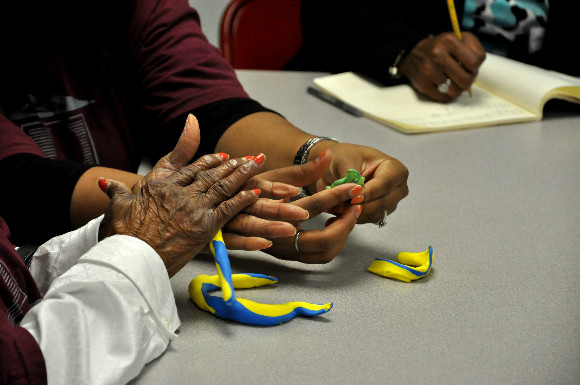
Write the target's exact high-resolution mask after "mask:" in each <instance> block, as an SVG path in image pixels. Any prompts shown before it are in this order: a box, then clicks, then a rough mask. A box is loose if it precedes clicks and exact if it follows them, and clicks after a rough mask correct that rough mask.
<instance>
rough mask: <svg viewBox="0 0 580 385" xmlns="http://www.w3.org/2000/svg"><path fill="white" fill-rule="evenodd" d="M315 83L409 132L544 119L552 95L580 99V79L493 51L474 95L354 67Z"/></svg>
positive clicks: (578, 100) (379, 118) (476, 84)
mask: <svg viewBox="0 0 580 385" xmlns="http://www.w3.org/2000/svg"><path fill="white" fill-rule="evenodd" d="M314 85H315V87H316V88H318V89H320V90H321V91H323V92H326V93H328V94H329V95H332V96H333V97H335V98H337V99H339V100H341V101H343V102H345V103H348V104H350V105H352V106H354V107H356V108H358V109H359V110H361V111H362V112H363V113H364V115H365V116H367V117H368V118H370V119H373V120H376V121H378V122H380V123H383V124H385V125H387V126H390V127H393V128H396V129H397V130H400V131H403V132H406V133H421V132H435V131H445V130H456V129H463V128H471V127H482V126H491V125H496V124H506V123H516V122H525V121H533V120H541V119H542V114H543V108H544V104H545V103H546V102H547V101H548V100H550V99H553V98H557V99H563V100H567V101H570V102H572V103H580V79H578V78H574V77H571V76H568V75H564V74H561V73H558V72H554V71H548V70H545V69H542V68H538V67H535V66H531V65H528V64H524V63H520V62H517V61H514V60H511V59H507V58H505V57H502V56H497V55H494V54H490V53H488V54H487V58H486V60H485V62H484V63H483V65H482V66H481V68H480V70H479V75H478V77H477V81H476V83H475V84H474V85H473V86H472V96H469V94H468V93H467V92H464V93H463V94H462V95H461V96H460V97H459V98H458V99H456V100H455V101H453V102H450V103H447V104H442V103H437V102H432V101H430V100H428V99H426V98H424V97H422V96H419V95H418V94H417V93H416V92H415V91H414V90H413V89H412V88H411V86H409V85H399V86H393V87H386V86H382V85H380V84H378V83H376V82H373V81H372V80H369V79H367V78H364V77H362V76H359V75H357V74H355V73H352V72H345V73H341V74H336V75H328V76H323V77H319V78H316V79H314Z"/></svg>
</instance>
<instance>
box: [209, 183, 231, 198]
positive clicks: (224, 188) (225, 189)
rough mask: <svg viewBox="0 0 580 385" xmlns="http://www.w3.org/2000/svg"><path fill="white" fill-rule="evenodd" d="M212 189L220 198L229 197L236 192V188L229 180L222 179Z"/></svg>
mask: <svg viewBox="0 0 580 385" xmlns="http://www.w3.org/2000/svg"><path fill="white" fill-rule="evenodd" d="M212 189H213V190H214V191H215V192H216V193H217V194H218V195H219V196H221V197H229V196H231V195H233V193H234V192H235V191H236V186H235V185H234V182H233V181H232V180H231V179H222V180H220V181H218V182H217V183H216V184H214V185H213V187H212Z"/></svg>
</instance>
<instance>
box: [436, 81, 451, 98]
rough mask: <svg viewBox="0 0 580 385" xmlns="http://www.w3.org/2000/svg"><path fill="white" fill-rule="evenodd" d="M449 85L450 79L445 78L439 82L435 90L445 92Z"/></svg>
mask: <svg viewBox="0 0 580 385" xmlns="http://www.w3.org/2000/svg"><path fill="white" fill-rule="evenodd" d="M450 87H451V79H449V78H447V79H445V82H444V83H441V84H439V85H438V86H437V90H438V91H439V92H441V93H442V94H446V93H448V92H449V88H450Z"/></svg>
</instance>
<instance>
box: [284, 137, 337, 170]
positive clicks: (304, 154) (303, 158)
mask: <svg viewBox="0 0 580 385" xmlns="http://www.w3.org/2000/svg"><path fill="white" fill-rule="evenodd" d="M323 140H331V141H333V142H337V143H338V140H337V139H334V138H330V137H328V136H317V137H316V138H312V139H308V141H306V143H304V144H303V145H302V146H301V147H300V149H299V150H298V152H297V153H296V156H295V157H294V164H295V165H298V166H299V165H301V164H304V163H306V162H308V154H310V149H311V148H312V146H314V145H315V144H316V143H318V142H321V141H323Z"/></svg>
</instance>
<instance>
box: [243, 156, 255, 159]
mask: <svg viewBox="0 0 580 385" xmlns="http://www.w3.org/2000/svg"><path fill="white" fill-rule="evenodd" d="M244 159H245V160H252V159H254V157H253V156H250V155H248V156H244Z"/></svg>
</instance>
